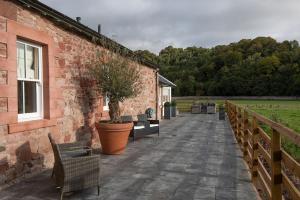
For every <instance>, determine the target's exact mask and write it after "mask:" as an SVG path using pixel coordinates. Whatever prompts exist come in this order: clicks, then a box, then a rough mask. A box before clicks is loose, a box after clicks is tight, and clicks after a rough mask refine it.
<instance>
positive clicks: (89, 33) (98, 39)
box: [14, 0, 159, 70]
mask: <svg viewBox="0 0 300 200" xmlns="http://www.w3.org/2000/svg"><path fill="white" fill-rule="evenodd" d="M14 1H15V2H17V3H19V4H21V5H22V6H25V7H26V8H29V9H32V10H35V11H37V12H38V13H39V14H41V15H42V16H44V17H47V18H48V19H50V20H52V21H54V23H56V24H60V25H62V24H64V25H67V27H69V28H72V30H73V31H75V32H77V33H78V34H81V35H85V36H86V38H88V39H90V40H91V42H94V43H96V44H98V45H100V46H102V47H104V48H107V49H109V50H111V51H113V52H114V53H118V54H120V55H121V56H124V57H126V58H129V59H131V60H134V61H138V62H139V63H141V64H143V65H145V66H147V67H150V68H153V69H156V70H158V69H159V66H157V65H156V64H154V63H152V62H151V61H149V60H146V59H145V58H144V57H141V56H138V55H136V54H135V53H134V52H133V51H132V50H130V49H129V48H127V47H125V46H123V45H121V44H119V43H118V42H116V41H114V40H112V39H110V38H108V37H106V36H105V35H102V34H99V33H98V32H97V31H95V30H93V29H91V28H90V27H88V26H85V25H83V24H81V23H79V22H77V21H76V20H74V19H72V18H70V17H68V16H66V15H64V14H62V13H61V12H59V11H57V10H55V9H53V8H51V7H49V6H47V5H45V4H43V3H41V2H40V1H37V0H14ZM64 28H66V27H64Z"/></svg>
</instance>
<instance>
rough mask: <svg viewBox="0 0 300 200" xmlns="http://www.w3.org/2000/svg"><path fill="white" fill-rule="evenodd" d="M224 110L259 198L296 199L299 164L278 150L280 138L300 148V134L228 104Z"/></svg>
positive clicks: (299, 179) (298, 185)
mask: <svg viewBox="0 0 300 200" xmlns="http://www.w3.org/2000/svg"><path fill="white" fill-rule="evenodd" d="M226 109H227V114H228V118H229V120H230V123H231V127H232V129H233V131H234V134H235V137H236V139H237V141H238V143H239V145H240V148H241V150H242V152H243V155H244V159H245V161H246V162H247V164H248V167H249V169H250V171H251V178H252V181H253V183H254V185H255V187H256V188H257V189H258V191H262V192H260V193H261V195H262V196H263V198H264V199H272V200H278V199H295V200H298V199H300V191H299V188H300V163H299V162H297V161H296V160H295V159H293V158H292V157H291V156H290V155H289V154H288V153H287V152H285V151H284V150H283V149H282V148H281V138H283V137H285V138H287V139H288V140H290V141H291V142H292V143H294V144H296V145H298V146H299V147H300V134H299V133H297V132H295V131H293V130H291V129H289V128H287V127H285V126H283V125H281V124H279V123H276V122H274V121H272V120H270V119H268V118H266V117H264V116H262V115H260V114H257V113H255V112H253V111H251V110H248V109H247V108H245V107H242V106H238V105H236V104H234V103H232V102H230V101H226ZM299 123H300V122H299ZM266 128H267V129H268V130H270V134H269V135H270V136H269V135H268V134H267V133H266V132H265V130H266Z"/></svg>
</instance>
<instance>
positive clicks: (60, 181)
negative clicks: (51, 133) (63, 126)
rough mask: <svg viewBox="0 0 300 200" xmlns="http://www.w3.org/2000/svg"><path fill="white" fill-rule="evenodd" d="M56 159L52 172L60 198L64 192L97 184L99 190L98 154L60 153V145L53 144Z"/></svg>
mask: <svg viewBox="0 0 300 200" xmlns="http://www.w3.org/2000/svg"><path fill="white" fill-rule="evenodd" d="M53 152H54V157H55V161H56V169H55V170H54V174H55V177H56V179H55V180H56V185H57V187H58V188H60V190H61V195H60V199H61V200H62V199H63V195H64V193H66V192H72V191H77V190H82V189H87V188H90V187H94V186H97V188H98V195H99V192H100V167H101V163H100V155H92V154H89V153H86V154H85V155H79V154H76V155H75V154H73V155H72V156H68V155H69V154H67V155H62V153H61V152H62V149H61V147H60V145H58V144H54V145H53Z"/></svg>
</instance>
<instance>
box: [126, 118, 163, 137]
mask: <svg viewBox="0 0 300 200" xmlns="http://www.w3.org/2000/svg"><path fill="white" fill-rule="evenodd" d="M137 118H138V121H133V118H132V116H130V115H128V116H122V117H121V119H122V122H133V123H134V126H133V128H132V131H131V133H130V137H132V138H133V141H134V140H135V139H136V138H139V137H144V136H146V135H152V134H158V136H159V120H149V119H148V118H147V115H146V114H140V115H137Z"/></svg>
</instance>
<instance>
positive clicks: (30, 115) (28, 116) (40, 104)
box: [17, 40, 44, 122]
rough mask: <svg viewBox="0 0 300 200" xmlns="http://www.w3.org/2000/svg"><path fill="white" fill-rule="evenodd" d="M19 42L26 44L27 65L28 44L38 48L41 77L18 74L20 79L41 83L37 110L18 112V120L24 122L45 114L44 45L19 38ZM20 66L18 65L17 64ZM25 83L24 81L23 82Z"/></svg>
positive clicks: (37, 88) (38, 88)
mask: <svg viewBox="0 0 300 200" xmlns="http://www.w3.org/2000/svg"><path fill="white" fill-rule="evenodd" d="M17 43H20V44H23V45H25V66H26V49H27V46H32V47H35V48H37V49H38V57H39V58H38V59H39V63H38V67H39V79H27V78H19V77H18V75H17V80H18V81H33V82H36V83H37V84H39V87H36V96H37V99H36V103H37V112H34V113H23V114H18V122H24V121H31V120H38V119H42V118H43V116H44V109H43V105H44V102H43V56H42V53H43V51H42V46H39V45H36V44H32V43H30V42H25V41H23V40H17ZM17 67H18V66H17ZM23 84H24V82H23ZM24 93H25V92H24V86H23V94H24ZM24 102H25V98H23V104H24ZM23 109H25V105H23Z"/></svg>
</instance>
